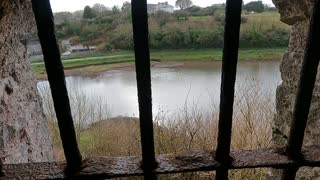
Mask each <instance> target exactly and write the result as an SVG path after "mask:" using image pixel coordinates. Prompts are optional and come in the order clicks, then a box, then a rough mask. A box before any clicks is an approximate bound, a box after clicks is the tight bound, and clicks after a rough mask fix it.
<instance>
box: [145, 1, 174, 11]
mask: <svg viewBox="0 0 320 180" xmlns="http://www.w3.org/2000/svg"><path fill="white" fill-rule="evenodd" d="M159 11H163V12H167V13H173V12H174V6H172V5H170V4H168V2H159V3H158V4H148V13H149V14H152V13H156V12H159Z"/></svg>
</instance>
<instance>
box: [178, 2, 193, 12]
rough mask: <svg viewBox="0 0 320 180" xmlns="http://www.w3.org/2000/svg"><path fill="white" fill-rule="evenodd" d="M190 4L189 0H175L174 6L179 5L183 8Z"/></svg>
mask: <svg viewBox="0 0 320 180" xmlns="http://www.w3.org/2000/svg"><path fill="white" fill-rule="evenodd" d="M190 6H192V1H191V0H177V1H176V7H179V8H180V9H182V10H184V9H186V8H188V7H190Z"/></svg>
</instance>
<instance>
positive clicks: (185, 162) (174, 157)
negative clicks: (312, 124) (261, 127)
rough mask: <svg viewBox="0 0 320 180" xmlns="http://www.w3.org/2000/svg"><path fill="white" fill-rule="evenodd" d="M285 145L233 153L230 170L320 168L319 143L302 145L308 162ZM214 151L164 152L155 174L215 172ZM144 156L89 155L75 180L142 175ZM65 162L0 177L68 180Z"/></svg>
mask: <svg viewBox="0 0 320 180" xmlns="http://www.w3.org/2000/svg"><path fill="white" fill-rule="evenodd" d="M284 149H285V148H278V149H277V148H269V149H256V150H239V151H233V152H231V153H230V154H231V156H232V157H233V159H234V161H233V162H232V163H231V164H230V166H229V168H230V169H244V168H262V167H266V168H270V167H273V168H279V169H281V168H286V167H295V166H310V167H320V145H314V146H306V147H304V148H303V151H302V153H303V156H304V157H305V161H304V162H302V163H297V162H296V161H294V160H291V159H290V158H288V156H287V155H286V154H284V153H283V152H284ZM213 154H214V152H213V151H205V150H204V151H186V152H183V153H177V154H164V155H160V156H158V157H157V161H158V162H159V165H158V167H157V168H155V173H156V174H171V173H184V172H201V171H214V170H217V169H219V168H220V167H221V164H220V163H219V162H218V161H217V160H216V159H215V158H214V156H213ZM140 162H141V157H136V156H131V157H90V158H87V159H85V160H84V161H83V164H82V168H81V171H79V172H78V173H77V174H76V175H75V177H74V179H108V178H117V177H129V176H141V175H143V169H142V167H141V164H140ZM64 168H65V163H64V162H51V163H48V162H44V163H29V164H5V165H3V172H4V175H5V176H4V177H0V179H67V178H68V177H67V176H66V175H65V173H64V171H63V170H64Z"/></svg>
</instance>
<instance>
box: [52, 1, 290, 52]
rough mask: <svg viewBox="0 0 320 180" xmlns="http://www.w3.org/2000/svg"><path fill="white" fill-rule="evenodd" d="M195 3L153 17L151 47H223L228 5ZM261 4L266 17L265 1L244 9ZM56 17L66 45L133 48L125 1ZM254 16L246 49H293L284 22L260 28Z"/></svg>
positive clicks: (243, 41)
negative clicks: (69, 42)
mask: <svg viewBox="0 0 320 180" xmlns="http://www.w3.org/2000/svg"><path fill="white" fill-rule="evenodd" d="M180 1H181V0H177V3H176V6H179V5H178V4H179V2H180ZM188 1H190V0H188ZM190 2H191V1H190ZM190 2H189V3H185V4H184V5H180V6H181V7H180V6H179V7H180V9H179V10H175V11H174V13H167V12H162V11H158V12H156V13H152V14H149V31H150V47H151V48H154V49H185V48H222V47H223V27H224V4H222V5H219V6H217V5H212V6H209V7H205V8H202V7H199V6H195V5H192V2H191V3H190ZM186 4H187V5H186ZM252 4H253V5H252ZM258 4H260V5H259V6H260V10H259V9H256V12H258V11H259V12H260V11H261V4H262V2H261V1H256V2H251V3H248V4H244V9H247V11H249V12H251V13H252V12H253V11H254V10H253V9H254V8H255V5H258ZM262 6H263V7H264V8H263V9H264V10H267V11H271V12H272V11H273V10H274V9H272V8H269V9H267V8H265V7H267V6H266V5H263V4H262ZM252 8H253V9H252ZM254 12H255V11H254ZM274 14H276V12H275V11H274ZM54 16H55V22H56V30H57V36H58V38H59V39H61V40H62V39H69V40H70V41H71V43H72V44H84V45H97V46H98V50H100V51H110V50H115V49H133V39H132V38H133V37H132V24H131V4H130V3H129V2H125V3H124V4H123V6H122V7H118V6H114V7H112V8H108V7H105V6H104V5H102V4H95V5H93V6H92V7H90V6H86V7H85V8H84V10H82V11H77V12H74V13H70V12H60V13H55V14H54ZM248 17H249V16H244V17H243V18H242V25H245V26H246V27H248V28H246V29H244V30H242V31H241V35H240V46H241V47H244V48H259V47H263V48H269V47H284V46H287V45H288V38H289V35H288V34H289V33H288V28H283V27H281V26H279V23H280V21H279V22H278V23H274V22H271V21H270V22H269V23H268V22H267V24H268V25H264V24H265V23H266V22H260V23H257V22H254V21H253V20H252V19H250V18H248ZM257 17H258V16H257Z"/></svg>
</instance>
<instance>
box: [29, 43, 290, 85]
mask: <svg viewBox="0 0 320 180" xmlns="http://www.w3.org/2000/svg"><path fill="white" fill-rule="evenodd" d="M285 51H286V50H285V49H257V50H240V51H239V61H270V60H275V61H279V60H281V58H282V56H283V54H284V53H285ZM124 53H126V54H125V56H118V57H112V56H113V55H110V56H108V55H107V54H104V55H103V56H104V57H106V58H101V56H102V55H100V58H98V57H99V56H96V55H95V54H91V55H86V56H83V57H82V58H83V59H81V57H77V60H75V61H68V62H64V67H65V75H66V76H92V77H96V76H99V75H100V74H101V73H103V72H106V71H110V70H134V56H133V54H132V55H130V54H128V52H127V51H125V52H123V54H124ZM117 54H121V53H117ZM88 57H90V58H89V59H88V60H87V58H88ZM94 57H97V58H96V59H95V58H94ZM109 57H110V58H109ZM71 59H72V58H71ZM221 60H222V53H221V50H220V51H218V50H216V51H212V50H196V51H193V50H189V51H187V50H184V51H181V50H179V51H161V52H156V53H151V66H152V67H157V68H173V67H174V68H177V67H183V66H194V65H196V64H202V65H210V64H215V63H221ZM32 68H33V71H34V73H35V76H36V77H37V79H38V80H46V79H47V77H46V71H45V67H44V64H33V65H32Z"/></svg>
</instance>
